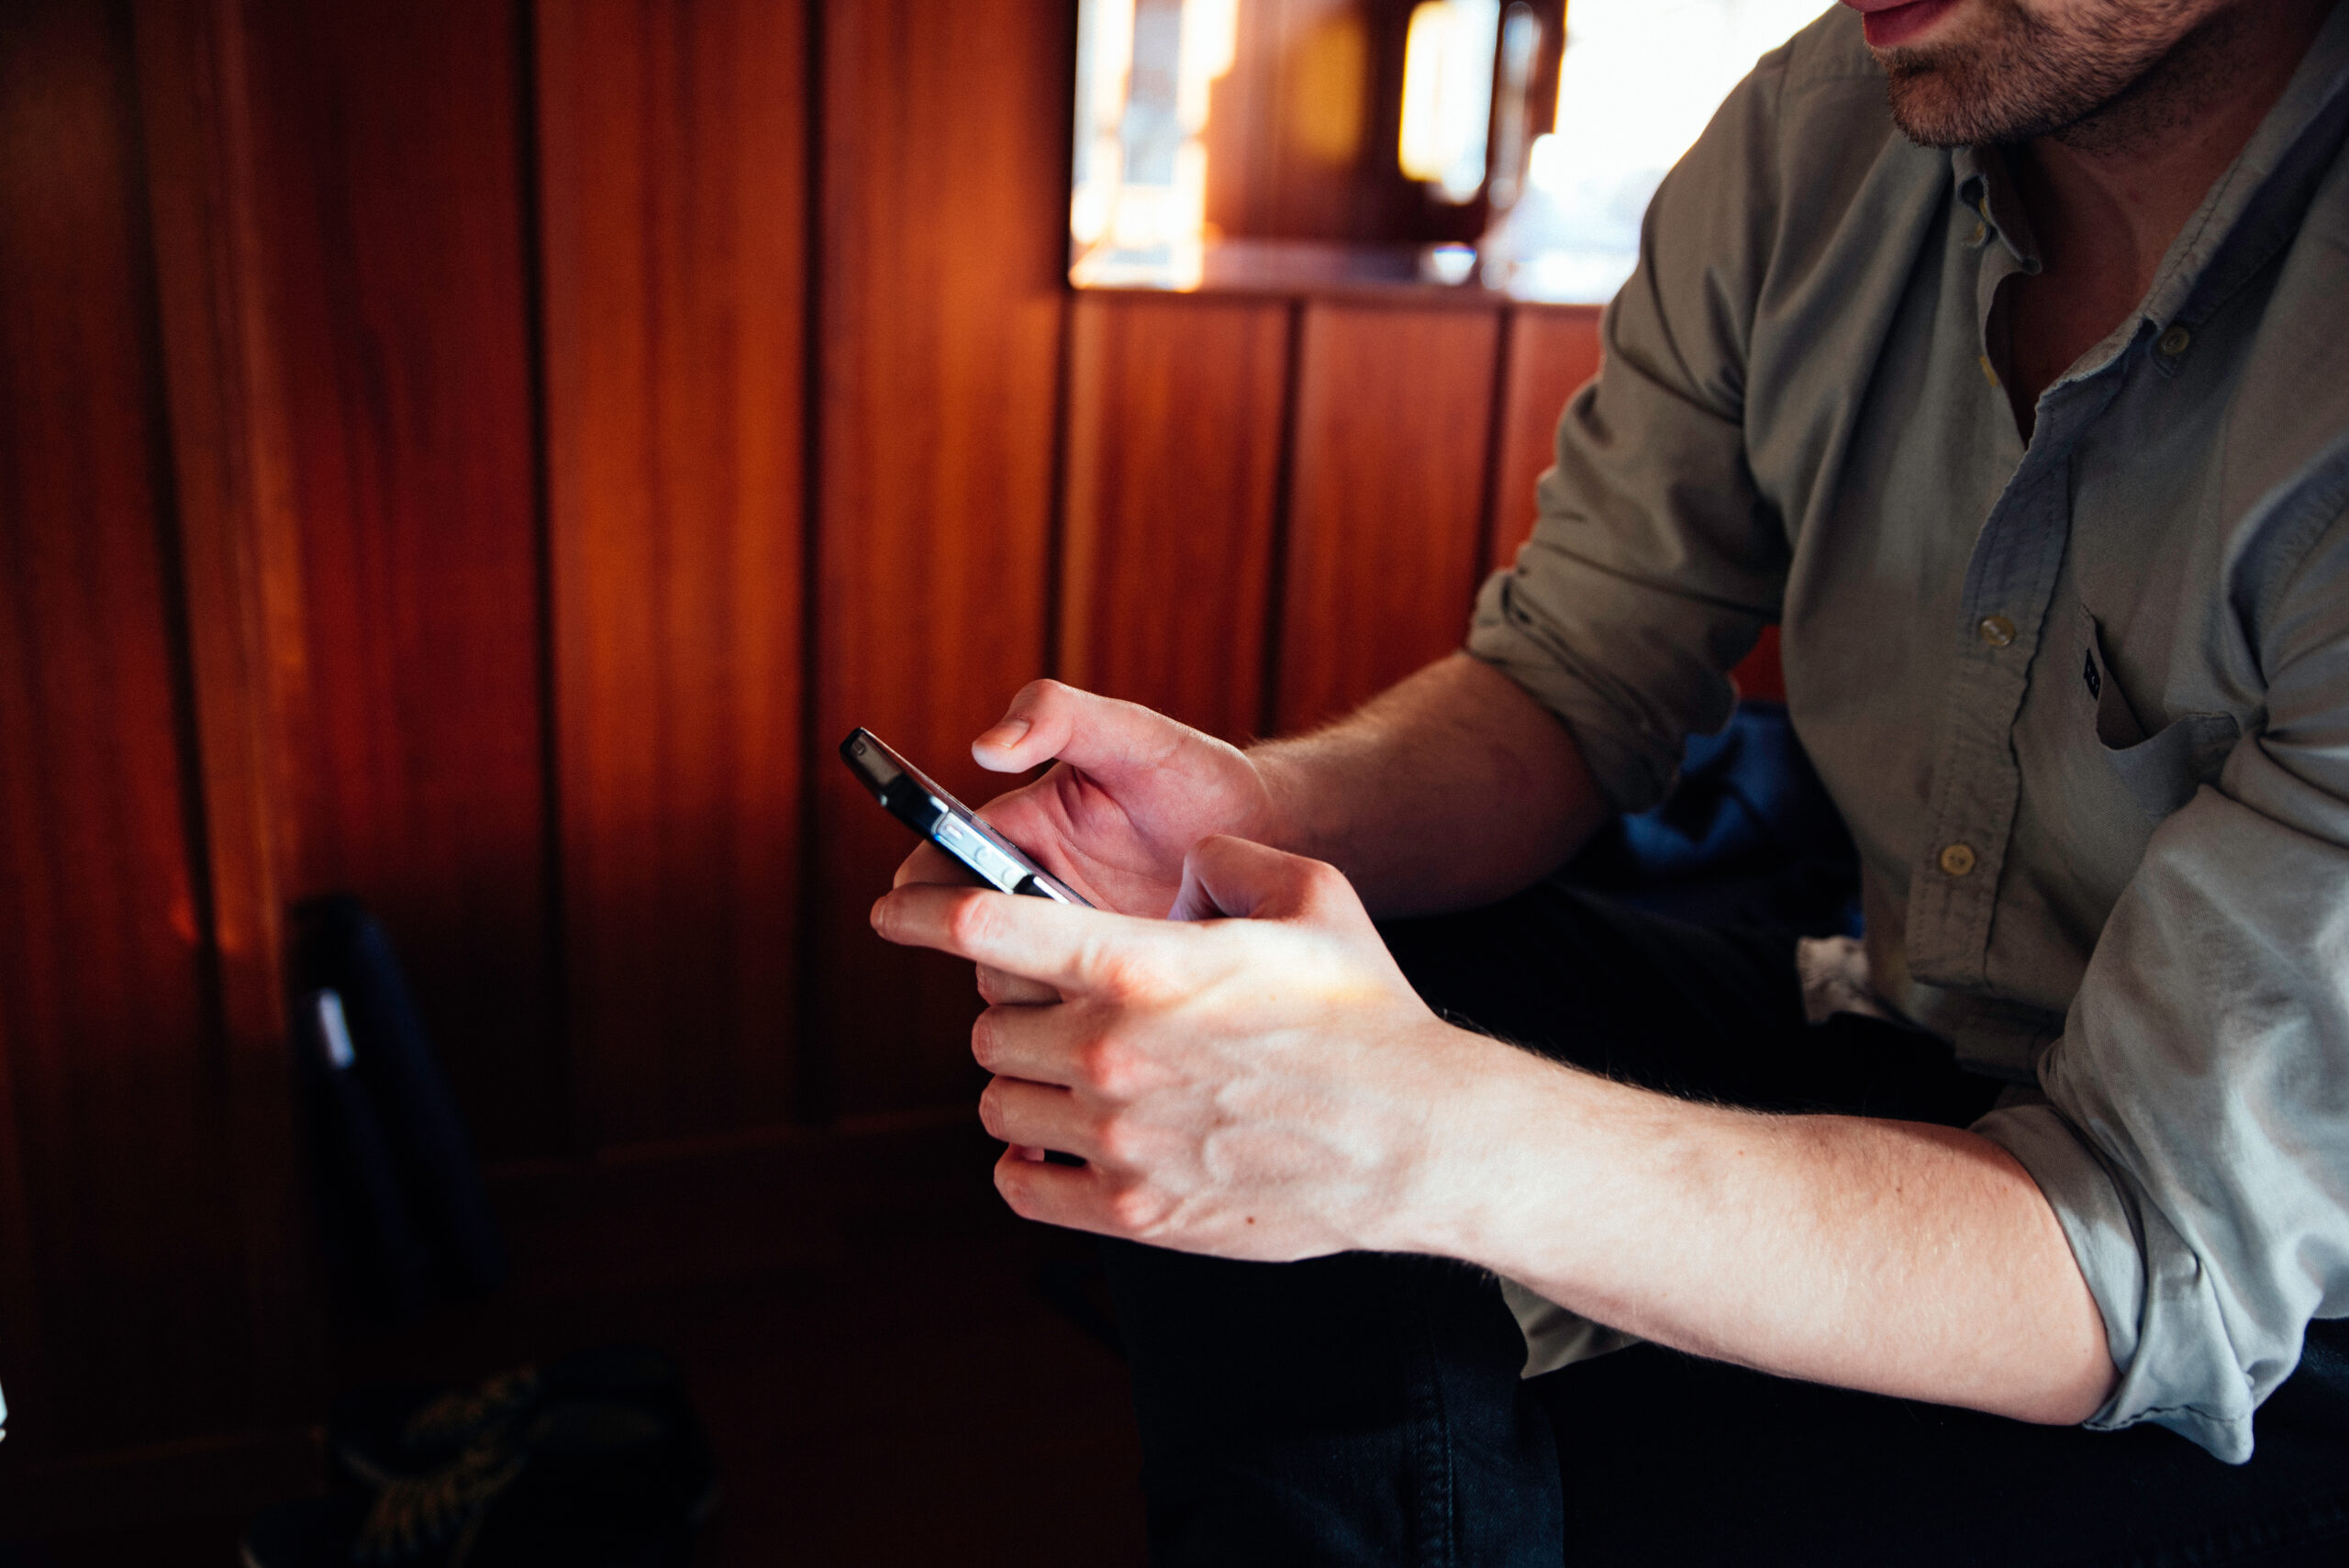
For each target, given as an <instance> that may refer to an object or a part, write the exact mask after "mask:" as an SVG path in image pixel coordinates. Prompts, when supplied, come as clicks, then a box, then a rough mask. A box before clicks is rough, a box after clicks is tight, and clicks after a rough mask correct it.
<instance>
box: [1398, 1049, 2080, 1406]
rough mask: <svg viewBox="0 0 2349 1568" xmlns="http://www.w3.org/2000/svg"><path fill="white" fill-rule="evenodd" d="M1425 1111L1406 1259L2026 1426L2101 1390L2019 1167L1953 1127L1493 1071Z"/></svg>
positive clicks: (1681, 1342)
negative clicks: (1422, 1173) (1421, 1166)
mask: <svg viewBox="0 0 2349 1568" xmlns="http://www.w3.org/2000/svg"><path fill="white" fill-rule="evenodd" d="M1492 1049H1493V1050H1494V1051H1496V1056H1495V1058H1494V1059H1493V1060H1492V1061H1491V1062H1489V1063H1488V1064H1486V1066H1487V1070H1486V1071H1484V1072H1480V1073H1477V1074H1475V1080H1474V1081H1473V1082H1471V1083H1467V1084H1464V1085H1463V1088H1462V1090H1461V1092H1460V1093H1459V1094H1457V1095H1453V1097H1452V1098H1451V1100H1450V1102H1449V1103H1448V1105H1447V1107H1446V1109H1445V1110H1444V1111H1443V1112H1442V1113H1440V1114H1439V1115H1438V1116H1437V1117H1436V1118H1434V1126H1433V1129H1432V1136H1433V1138H1434V1140H1435V1146H1434V1147H1433V1148H1431V1150H1430V1151H1429V1155H1428V1159H1427V1163H1426V1170H1427V1172H1428V1173H1429V1175H1428V1179H1427V1184H1426V1186H1425V1189H1424V1190H1423V1191H1422V1192H1421V1194H1420V1195H1419V1199H1418V1200H1417V1201H1415V1202H1413V1203H1412V1204H1410V1205H1408V1206H1407V1207H1408V1209H1409V1210H1410V1211H1411V1212H1412V1213H1413V1214H1416V1215H1423V1216H1426V1217H1428V1218H1427V1219H1426V1220H1425V1221H1424V1223H1425V1224H1426V1225H1427V1226H1428V1231H1427V1233H1426V1234H1423V1235H1419V1236H1410V1237H1397V1238H1396V1239H1395V1244H1396V1245H1397V1246H1401V1247H1408V1248H1409V1249H1411V1250H1418V1251H1436V1252H1442V1253H1445V1254H1448V1255H1452V1256H1456V1257H1463V1258H1466V1259H1468V1260H1470V1261H1472V1262H1478V1263H1481V1264H1484V1265H1485V1266H1486V1267H1488V1268H1491V1269H1494V1270H1496V1271H1497V1272H1498V1273H1504V1274H1507V1275H1508V1276H1509V1277H1511V1278H1513V1279H1517V1280H1519V1281H1520V1282H1522V1283H1523V1284H1526V1285H1528V1286H1530V1287H1531V1288H1532V1289H1533V1290H1535V1291H1538V1292H1540V1293H1541V1294H1542V1295H1544V1296H1549V1297H1551V1298H1552V1299H1553V1300H1555V1301H1557V1302H1559V1303H1560V1304H1561V1305H1564V1306H1566V1307H1572V1308H1574V1309H1575V1310H1576V1311H1579V1312H1582V1313H1584V1314H1586V1316H1588V1317H1590V1318H1595V1319H1597V1320H1598V1321H1600V1322H1603V1323H1607V1324H1609V1325H1611V1326H1614V1327H1618V1328H1621V1329H1627V1330H1629V1331H1631V1332H1632V1333H1636V1334H1640V1335H1642V1336H1643V1337H1645V1338H1648V1339H1652V1340H1657V1341H1659V1342H1661V1343H1664V1344H1667V1345H1671V1346H1674V1347H1675V1348H1677V1349H1681V1350H1686V1351H1692V1352H1694V1353H1697V1354H1699V1355H1705V1356H1710V1357H1714V1358H1717V1359H1720V1360H1725V1361H1731V1362H1739V1363H1741V1364H1743V1365H1747V1366H1753V1367H1756V1368H1759V1369H1761V1370H1763V1371H1765V1372H1770V1373H1777V1374H1780V1375H1783V1376H1788V1377H1798V1378H1803V1379H1807V1380H1810V1381H1814V1382H1820V1383H1830V1384H1836V1385H1842V1386H1845V1387H1853V1388H1861V1389H1866V1390H1869V1391H1872V1392H1876V1393H1881V1394H1890V1395H1897V1396H1903V1397H1907V1398H1914V1399H1924V1400H1931V1401H1933V1402H1936V1403H1941V1404H1949V1405H1960V1406H1965V1407H1972V1408H1975V1409H1981V1410H1988V1411H1991V1412H1994V1413H1997V1414H2000V1415H2006V1416H2011V1417H2016V1418H2021V1419H2024V1420H2034V1421H2050V1422H2076V1421H2080V1420H2084V1419H2086V1418H2087V1417H2088V1416H2090V1415H2092V1414H2093V1413H2094V1412H2095V1411H2096V1409H2097V1408H2098V1407H2099V1406H2100V1405H2101V1404H2102V1403H2103V1401H2104V1399H2105V1397H2106V1396H2107V1395H2108V1393H2109V1392H2110V1385H2111V1382H2112V1378H2113V1369H2112V1363H2111V1360H2110V1353H2109V1351H2108V1350H2107V1347H2106V1344H2105V1337H2104V1326H2103V1319H2102V1318H2101V1316H2100V1315H2099V1311H2098V1308H2097V1306H2096V1303H2095V1300H2094V1298H2093V1297H2092V1296H2090V1295H2089V1293H2088V1290H2087V1284H2086V1283H2085V1282H2084V1281H2083V1280H2082V1279H2081V1277H2080V1273H2079V1269H2078V1266H2077V1264H2076V1262H2074V1260H2073V1257H2072V1253H2071V1250H2070V1247H2069V1246H2068V1244H2067V1243H2066V1242H2065V1239H2064V1235H2063V1231H2062V1229H2061V1228H2060V1227H2059V1226H2058V1225H2057V1223H2056V1221H2055V1218H2054V1213H2053V1212H2052V1211H2051V1210H2050V1209H2049V1207H2047V1203H2046V1200H2045V1199H2044V1198H2043V1196H2042V1195H2041V1194H2040V1192H2039V1189H2038V1187H2037V1186H2036V1185H2035V1184H2033V1183H2032V1180H2031V1177H2030V1175H2029V1174H2028V1173H2026V1172H2025V1171H2024V1170H2023V1168H2022V1167H2021V1165H2020V1164H2019V1163H2018V1162H2016V1161H2015V1160H2014V1159H2013V1157H2012V1156H2011V1155H2009V1154H2008V1153H2007V1152H2006V1151H2004V1150H2003V1149H2001V1148H1999V1147H1998V1145H1996V1144H1994V1143H1992V1142H1990V1141H1989V1140H1987V1139H1983V1138H1979V1137H1976V1136H1975V1135H1973V1134H1971V1133H1966V1132H1960V1131H1957V1130H1954V1129H1948V1128H1941V1127H1931V1126H1925V1125H1921V1124H1918V1123H1911V1122H1894V1121H1881V1120H1872V1119H1863V1118H1854V1117H1830V1116H1809V1117H1788V1116H1763V1115H1757V1114H1754V1113H1751V1112H1746V1111H1739V1110H1731V1109H1728V1108H1725V1107H1721V1106H1705V1105H1696V1104H1691V1103H1689V1102H1687V1101H1682V1100H1676V1099H1673V1098H1671V1097H1669V1096H1666V1095H1656V1094H1651V1093H1649V1092H1647V1091H1644V1090H1640V1089H1633V1088H1630V1087H1627V1086H1625V1085H1622V1084H1613V1083H1609V1082H1608V1081H1606V1080H1603V1079H1599V1078H1596V1077H1593V1076H1591V1075H1590V1074H1587V1073H1579V1072H1576V1071H1574V1070H1572V1069H1569V1068H1564V1067H1560V1066H1558V1065H1556V1064H1555V1063H1553V1062H1545V1061H1542V1060H1539V1059H1537V1058H1534V1057H1531V1056H1530V1055H1527V1054H1525V1053H1523V1052H1519V1051H1508V1052H1507V1053H1506V1055H1505V1056H1504V1055H1502V1054H1500V1053H1499V1052H1500V1048H1498V1047H1494V1048H1492Z"/></svg>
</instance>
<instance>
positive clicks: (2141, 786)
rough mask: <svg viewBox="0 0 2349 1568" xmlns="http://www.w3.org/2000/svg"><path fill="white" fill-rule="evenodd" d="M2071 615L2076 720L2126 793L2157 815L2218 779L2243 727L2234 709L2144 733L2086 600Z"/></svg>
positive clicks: (2149, 814)
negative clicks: (2235, 717)
mask: <svg viewBox="0 0 2349 1568" xmlns="http://www.w3.org/2000/svg"><path fill="white" fill-rule="evenodd" d="M2073 616H2074V619H2075V631H2076V636H2075V639H2074V645H2073V651H2072V655H2071V665H2072V673H2071V681H2072V685H2073V688H2074V689H2073V694H2072V700H2073V703H2074V705H2075V708H2074V711H2075V712H2076V715H2077V716H2078V717H2077V719H2076V723H2077V725H2078V726H2079V727H2080V728H2084V729H2086V730H2087V731H2088V732H2089V733H2090V734H2092V735H2093V736H2094V737H2095V740H2096V750H2097V751H2098V752H2099V753H2100V754H2101V756H2102V758H2103V761H2104V763H2105V765H2106V766H2107V767H2109V768H2110V769H2111V771H2112V774H2113V777H2114V778H2115V779H2116V780H2117V781H2118V782H2119V784H2121V789H2122V791H2123V793H2124V794H2126V795H2127V796H2128V798H2129V799H2130V800H2132V801H2133V802H2135V803H2136V806H2137V808H2138V809H2139V810H2140V811H2142V812H2143V813H2144V814H2145V816H2146V817H2147V818H2148V819H2149V820H2150V821H2152V822H2159V821H2160V820H2161V819H2162V818H2163V817H2167V816H2168V815H2169V814H2170V813H2171V812H2173V811H2176V809H2177V808H2178V807H2179V806H2184V805H2185V804H2186V803H2187V802H2188V801H2189V800H2191V799H2193V798H2194V792H2195V790H2196V789H2197V788H2199V786H2201V785H2203V784H2211V783H2214V782H2216V781H2217V779H2218V776H2219V770H2220V769H2221V767H2223V766H2224V765H2225V764H2226V760H2227V753H2228V752H2229V751H2232V750H2233V749H2234V744H2235V740H2236V739H2237V738H2238V737H2239V736H2241V734H2242V733H2243V727H2242V726H2241V725H2239V724H2237V723H2236V722H2235V720H2234V717H2233V716H2232V715H2231V714H2224V713H2189V714H2184V715H2181V716H2180V717H2177V718H2175V719H2173V720H2171V721H2170V722H2169V723H2168V724H2165V725H2164V726H2163V727H2162V728H2159V729H2157V730H2155V731H2154V732H2153V733H2151V734H2148V733H2147V732H2146V730H2145V727H2144V725H2143V722H2141V721H2140V719H2139V718H2138V716H2137V710H2136V708H2135V707H2134V706H2132V704H2131V703H2130V701H2129V695H2128V694H2127V693H2126V692H2124V691H2123V690H2121V683H2120V681H2119V680H2117V679H2116V678H2114V675H2113V673H2112V668H2111V666H2110V663H2109V662H2107V661H2106V659H2105V656H2104V639H2103V638H2102V635H2101V634H2100V633H2099V630H2098V628H2097V624H2096V617H2094V616H2091V615H2090V614H2088V611H2087V606H2085V605H2081V606H2076V607H2075V608H2074V610H2073Z"/></svg>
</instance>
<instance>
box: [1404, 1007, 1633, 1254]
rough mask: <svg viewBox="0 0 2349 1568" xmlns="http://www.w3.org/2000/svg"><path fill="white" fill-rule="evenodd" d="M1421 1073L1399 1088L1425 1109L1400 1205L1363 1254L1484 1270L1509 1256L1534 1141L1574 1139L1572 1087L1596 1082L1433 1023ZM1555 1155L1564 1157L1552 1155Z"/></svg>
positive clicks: (1525, 1198)
mask: <svg viewBox="0 0 2349 1568" xmlns="http://www.w3.org/2000/svg"><path fill="white" fill-rule="evenodd" d="M1429 1027H1430V1034H1429V1037H1428V1039H1427V1040H1426V1042H1425V1044H1424V1046H1423V1047H1422V1048H1421V1049H1420V1050H1419V1052H1418V1055H1419V1062H1420V1065H1421V1068H1422V1073H1421V1075H1419V1077H1418V1078H1417V1079H1416V1080H1415V1081H1414V1082H1412V1083H1410V1084H1408V1085H1407V1086H1406V1088H1405V1092H1406V1093H1407V1094H1409V1095H1412V1096H1414V1097H1415V1098H1417V1099H1418V1100H1419V1103H1420V1105H1421V1106H1423V1107H1424V1112H1423V1118H1422V1133H1421V1137H1420V1139H1419V1143H1418V1147H1417V1148H1416V1150H1415V1151H1414V1152H1413V1155H1412V1157H1411V1160H1410V1162H1409V1168H1408V1170H1407V1171H1406V1172H1405V1173H1403V1176H1402V1178H1401V1180H1400V1182H1399V1183H1398V1194H1397V1201H1396V1202H1395V1203H1394V1204H1393V1205H1392V1206H1391V1207H1389V1208H1388V1210H1387V1211H1386V1213H1385V1214H1383V1215H1381V1216H1379V1217H1377V1218H1376V1219H1375V1221H1374V1223H1373V1225H1372V1229H1374V1230H1375V1232H1376V1234H1375V1236H1373V1237H1371V1238H1368V1239H1366V1240H1365V1241H1364V1246H1365V1247H1366V1248H1369V1249H1371V1250H1375V1251H1395V1252H1423V1253H1429V1254H1432V1255H1435V1256H1440V1257H1448V1258H1459V1259H1462V1260H1464V1261H1465V1262H1473V1263H1478V1264H1481V1265H1484V1266H1486V1267H1491V1266H1493V1265H1494V1264H1495V1262H1497V1259H1498V1257H1499V1254H1500V1253H1501V1251H1505V1250H1506V1248H1505V1238H1507V1237H1508V1235H1509V1234H1510V1232H1511V1230H1512V1228H1513V1227H1514V1226H1515V1225H1517V1224H1518V1223H1519V1221H1518V1220H1517V1219H1515V1218H1512V1213H1511V1211H1514V1210H1516V1209H1519V1208H1520V1207H1524V1206H1525V1205H1526V1204H1527V1203H1528V1202H1529V1201H1531V1202H1532V1203H1533V1204H1535V1205H1536V1206H1537V1207H1540V1206H1541V1205H1540V1200H1539V1199H1538V1198H1535V1197H1533V1196H1532V1195H1531V1194H1529V1193H1527V1192H1526V1191H1525V1190H1524V1189H1525V1184H1526V1180H1527V1177H1528V1175H1529V1173H1530V1169H1531V1167H1532V1166H1535V1165H1542V1166H1549V1167H1553V1166H1554V1163H1555V1162H1554V1160H1549V1161H1543V1160H1533V1159H1529V1155H1530V1154H1531V1153H1532V1150H1531V1147H1530V1145H1531V1142H1532V1141H1533V1140H1536V1139H1539V1138H1541V1137H1542V1134H1541V1133H1540V1132H1539V1131H1537V1129H1542V1128H1546V1129H1548V1131H1549V1137H1548V1139H1547V1140H1545V1141H1546V1142H1548V1143H1556V1142H1558V1141H1559V1140H1571V1138H1572V1136H1573V1134H1572V1132H1571V1130H1570V1129H1571V1127H1572V1125H1573V1122H1574V1121H1575V1118H1576V1117H1577V1116H1578V1114H1579V1111H1578V1107H1577V1106H1576V1104H1575V1101H1576V1095H1577V1089H1578V1087H1579V1085H1580V1084H1584V1083H1589V1084H1596V1083H1598V1082H1599V1081H1598V1080H1595V1079H1589V1078H1587V1075H1586V1074H1584V1073H1578V1072H1576V1071H1575V1070H1574V1069H1573V1068H1569V1067H1564V1066H1561V1065H1560V1064H1558V1063H1556V1062H1549V1061H1545V1060H1544V1059H1542V1058H1541V1057H1538V1056H1535V1055H1533V1054H1532V1053H1531V1052H1530V1051H1524V1050H1522V1049H1520V1047H1517V1046H1514V1045H1511V1044H1509V1043H1508V1041H1506V1040H1495V1039H1493V1038H1492V1037H1491V1036H1489V1035H1485V1034H1480V1033H1478V1032H1476V1031H1475V1030H1473V1029H1461V1028H1458V1027H1457V1026H1454V1025H1452V1024H1447V1023H1444V1022H1442V1020H1440V1019H1436V1018H1430V1020H1429ZM1550 1152H1551V1153H1552V1154H1553V1155H1555V1154H1557V1153H1558V1152H1560V1151H1558V1150H1556V1149H1552V1150H1550Z"/></svg>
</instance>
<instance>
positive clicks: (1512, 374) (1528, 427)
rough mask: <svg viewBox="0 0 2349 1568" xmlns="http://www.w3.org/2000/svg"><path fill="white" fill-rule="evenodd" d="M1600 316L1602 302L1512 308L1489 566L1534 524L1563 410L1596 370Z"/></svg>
mask: <svg viewBox="0 0 2349 1568" xmlns="http://www.w3.org/2000/svg"><path fill="white" fill-rule="evenodd" d="M1598 315H1599V312H1598V306H1519V307H1518V308H1516V309H1514V310H1511V311H1510V312H1509V315H1508V374H1507V376H1506V377H1505V378H1504V384H1503V385H1502V387H1501V406H1500V413H1499V418H1500V431H1499V440H1500V452H1499V456H1498V460H1497V466H1496V469H1495V474H1494V480H1493V516H1492V523H1491V529H1490V537H1491V539H1492V552H1491V558H1490V561H1489V562H1488V564H1487V570H1496V569H1497V568H1500V567H1503V566H1507V565H1508V563H1509V562H1512V561H1515V560H1516V559H1517V547H1518V546H1520V545H1521V544H1523V543H1524V542H1525V539H1526V536H1527V535H1528V534H1531V532H1532V531H1533V514H1534V503H1533V486H1534V484H1535V482H1536V481H1537V480H1539V479H1540V478H1541V477H1542V470H1543V469H1546V468H1548V467H1549V466H1550V449H1551V444H1552V439H1553V437H1554V436H1555V435H1556V434H1557V429H1558V416H1559V415H1560V414H1562V413H1564V411H1565V407H1566V400H1567V399H1568V398H1570V397H1572V396H1573V395H1575V392H1576V390H1578V389H1579V388H1580V387H1581V385H1582V384H1583V383H1585V382H1586V381H1588V380H1589V379H1590V378H1591V377H1592V376H1595V375H1597V374H1598Z"/></svg>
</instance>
